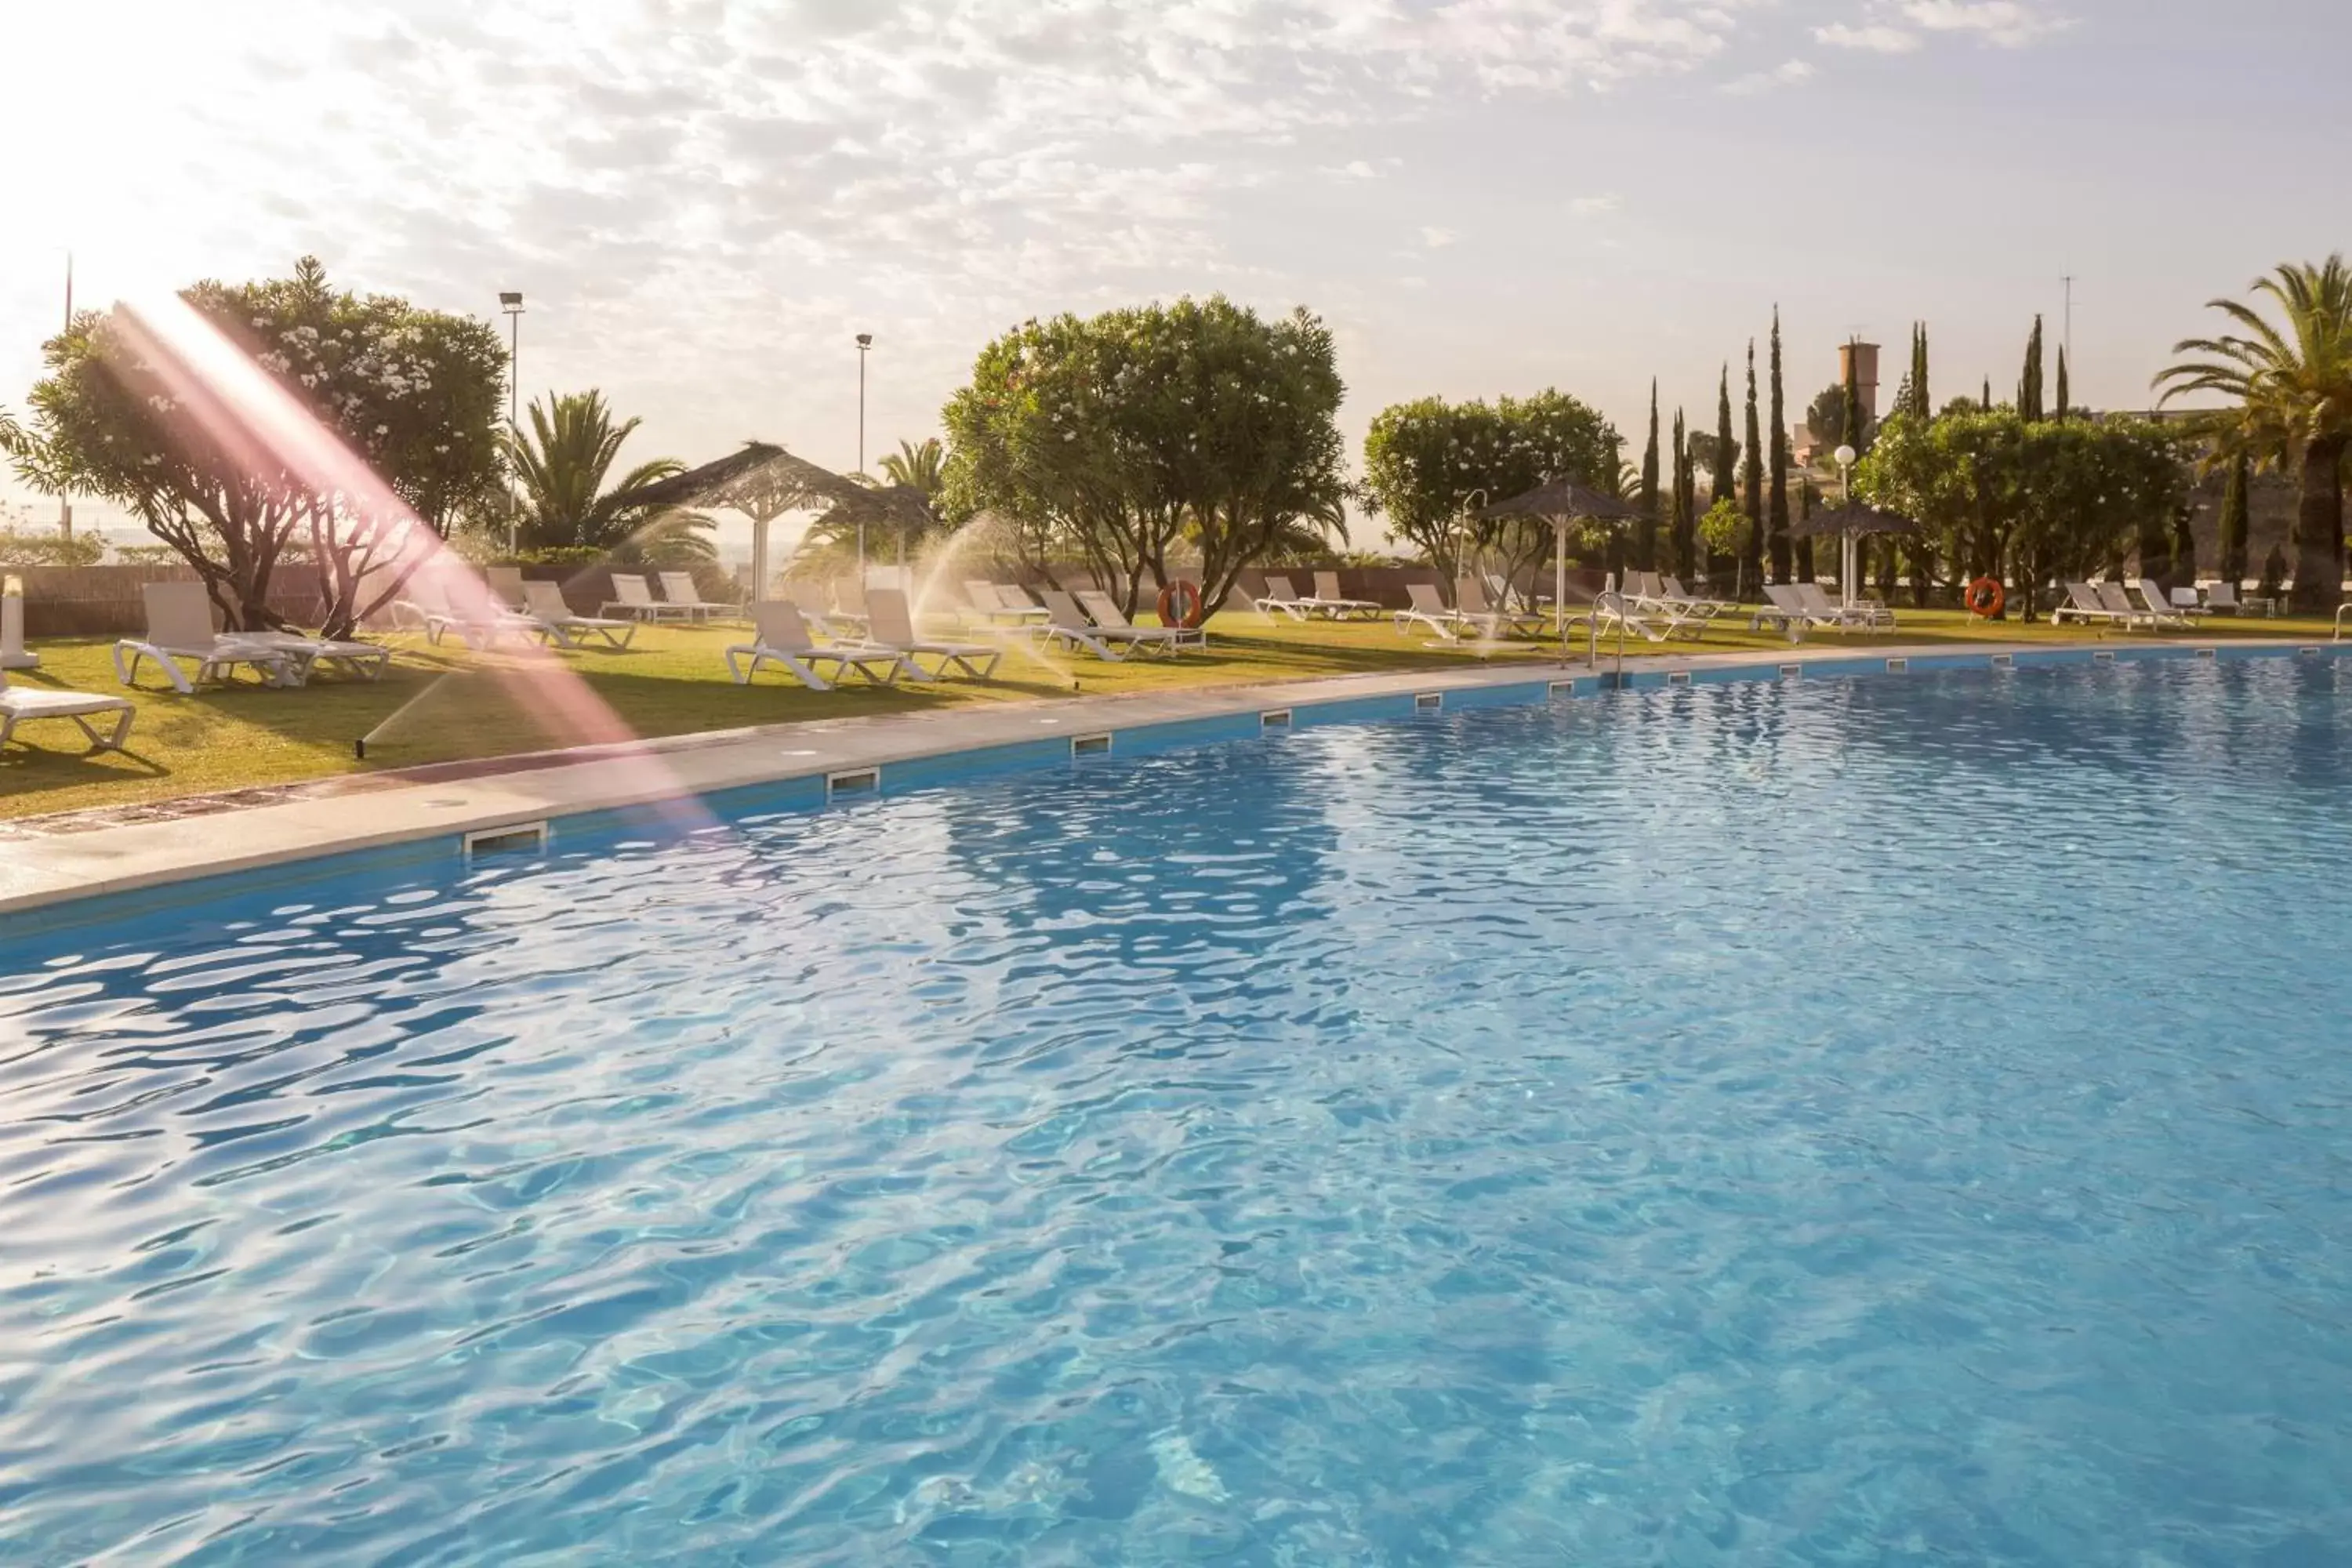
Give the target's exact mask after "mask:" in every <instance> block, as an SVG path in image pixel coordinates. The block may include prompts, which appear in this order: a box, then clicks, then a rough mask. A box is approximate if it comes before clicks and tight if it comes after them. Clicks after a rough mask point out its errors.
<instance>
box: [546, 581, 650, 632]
mask: <svg viewBox="0 0 2352 1568" xmlns="http://www.w3.org/2000/svg"><path fill="white" fill-rule="evenodd" d="M522 601H523V606H524V608H523V614H524V615H526V616H529V617H530V619H531V620H532V621H533V622H535V623H536V624H537V625H538V627H539V633H540V636H541V637H544V638H545V639H546V640H547V641H549V642H551V643H554V644H556V645H557V646H558V647H582V646H583V644H582V642H581V639H582V638H583V637H598V638H601V639H602V640H603V641H604V646H605V647H609V648H613V649H615V650H618V649H621V648H625V647H628V646H629V643H630V641H631V639H633V638H635V637H636V635H637V623H636V622H635V621H622V620H612V619H608V618H606V617H605V616H575V615H573V614H572V606H571V605H567V604H565V603H564V602H563V588H562V584H557V583H551V582H549V581H547V580H546V579H545V578H543V577H534V578H532V579H530V581H529V582H526V583H525V584H523V585H522Z"/></svg>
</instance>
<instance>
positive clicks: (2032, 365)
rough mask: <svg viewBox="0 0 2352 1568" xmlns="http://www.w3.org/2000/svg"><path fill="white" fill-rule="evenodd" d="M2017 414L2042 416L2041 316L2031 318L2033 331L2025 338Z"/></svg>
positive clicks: (2021, 415)
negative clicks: (2023, 368) (2023, 371)
mask: <svg viewBox="0 0 2352 1568" xmlns="http://www.w3.org/2000/svg"><path fill="white" fill-rule="evenodd" d="M2017 416H2018V417H2019V418H2020V419H2025V420H2035V419H2039V418H2041V417H2042V318H2041V317H2040V316H2038V315H2037V316H2035V317H2034V318H2033V331H2032V334H2031V335H2030V336H2028V337H2027V338H2026V340H2025V374H2023V375H2021V376H2020V377H2019V378H2018V383H2017Z"/></svg>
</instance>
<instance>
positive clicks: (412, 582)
mask: <svg viewBox="0 0 2352 1568" xmlns="http://www.w3.org/2000/svg"><path fill="white" fill-rule="evenodd" d="M490 570H491V571H493V572H496V571H500V570H507V571H511V570H513V568H511V567H508V568H499V567H496V566H493V567H491V568H490ZM516 581H517V582H520V581H521V579H520V577H518V578H517V579H516ZM449 586H450V585H449V584H447V583H446V582H444V581H442V580H441V579H440V578H437V577H428V576H426V575H425V574H422V573H420V574H417V575H415V576H414V577H411V578H410V579H409V580H408V584H407V586H406V587H404V589H402V591H401V594H402V596H401V597H400V598H398V599H396V600H394V602H393V611H394V623H395V624H398V623H399V622H401V621H402V620H403V619H404V618H405V617H409V616H413V617H415V619H416V620H417V621H418V622H419V623H421V624H422V625H423V626H424V627H425V641H427V642H429V643H432V644H434V645H435V646H436V647H438V646H439V645H440V642H441V639H442V637H445V636H446V635H447V634H448V633H450V632H453V631H454V632H456V633H457V638H458V640H459V641H460V642H463V643H464V644H465V645H466V646H467V647H487V646H488V645H490V644H492V643H495V642H497V641H498V640H499V638H500V637H514V638H516V639H518V640H520V641H529V640H530V638H531V637H535V636H537V635H538V633H539V623H538V622H537V621H535V620H533V619H531V617H530V616H524V615H518V614H516V613H515V612H514V611H512V610H509V609H508V608H506V607H505V605H503V604H501V603H499V599H498V595H497V594H496V592H495V591H494V590H493V588H492V587H489V586H485V585H481V584H473V583H461V584H458V587H459V591H460V592H461V593H462V594H463V595H465V597H466V598H467V600H469V601H471V602H472V603H473V605H475V608H474V609H473V610H472V611H470V612H468V611H466V610H461V609H459V608H458V607H457V602H456V600H454V599H453V598H452V597H451V595H450V593H449Z"/></svg>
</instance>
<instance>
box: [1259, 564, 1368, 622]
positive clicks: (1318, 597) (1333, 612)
mask: <svg viewBox="0 0 2352 1568" xmlns="http://www.w3.org/2000/svg"><path fill="white" fill-rule="evenodd" d="M1267 582H1268V584H1271V583H1272V582H1273V579H1272V578H1268V579H1267ZM1297 603H1298V604H1299V605H1301V606H1302V607H1306V608H1311V609H1315V610H1319V611H1320V612H1322V613H1323V614H1324V615H1326V616H1330V617H1331V618H1332V619H1333V620H1335V621H1377V620H1379V619H1380V618H1381V605H1379V604H1378V603H1377V602H1375V601H1373V600H1370V599H1350V598H1349V597H1348V596H1347V595H1344V594H1342V593H1340V592H1339V574H1338V573H1337V572H1318V573H1317V574H1315V596H1314V597H1313V598H1311V599H1300V600H1298V601H1297Z"/></svg>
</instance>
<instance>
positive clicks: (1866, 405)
mask: <svg viewBox="0 0 2352 1568" xmlns="http://www.w3.org/2000/svg"><path fill="white" fill-rule="evenodd" d="M1849 377H1851V378H1852V379H1853V381H1854V383H1855V384H1856V390H1857V391H1858V392H1859V393H1860V394H1861V396H1862V412H1863V416H1864V420H1865V421H1867V422H1868V423H1870V424H1873V425H1875V424H1876V423H1878V345H1877V344H1876V343H1865V342H1861V341H1859V340H1853V341H1850V342H1843V343H1840V344H1838V359H1837V379H1838V384H1839V385H1840V386H1843V385H1844V384H1846V382H1847V380H1848V379H1849ZM1789 454H1790V457H1792V458H1796V460H1797V463H1798V465H1799V466H1800V467H1811V464H1812V463H1813V461H1814V459H1815V458H1819V459H1820V460H1822V462H1827V461H1829V454H1830V443H1829V442H1828V440H1827V439H1826V438H1824V437H1822V436H1821V435H1820V434H1819V433H1817V432H1816V431H1815V430H1814V429H1813V427H1812V426H1811V425H1808V424H1807V423H1805V422H1804V421H1803V420H1801V419H1800V420H1798V421H1797V425H1796V428H1795V429H1793V430H1792V431H1790V435H1789Z"/></svg>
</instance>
